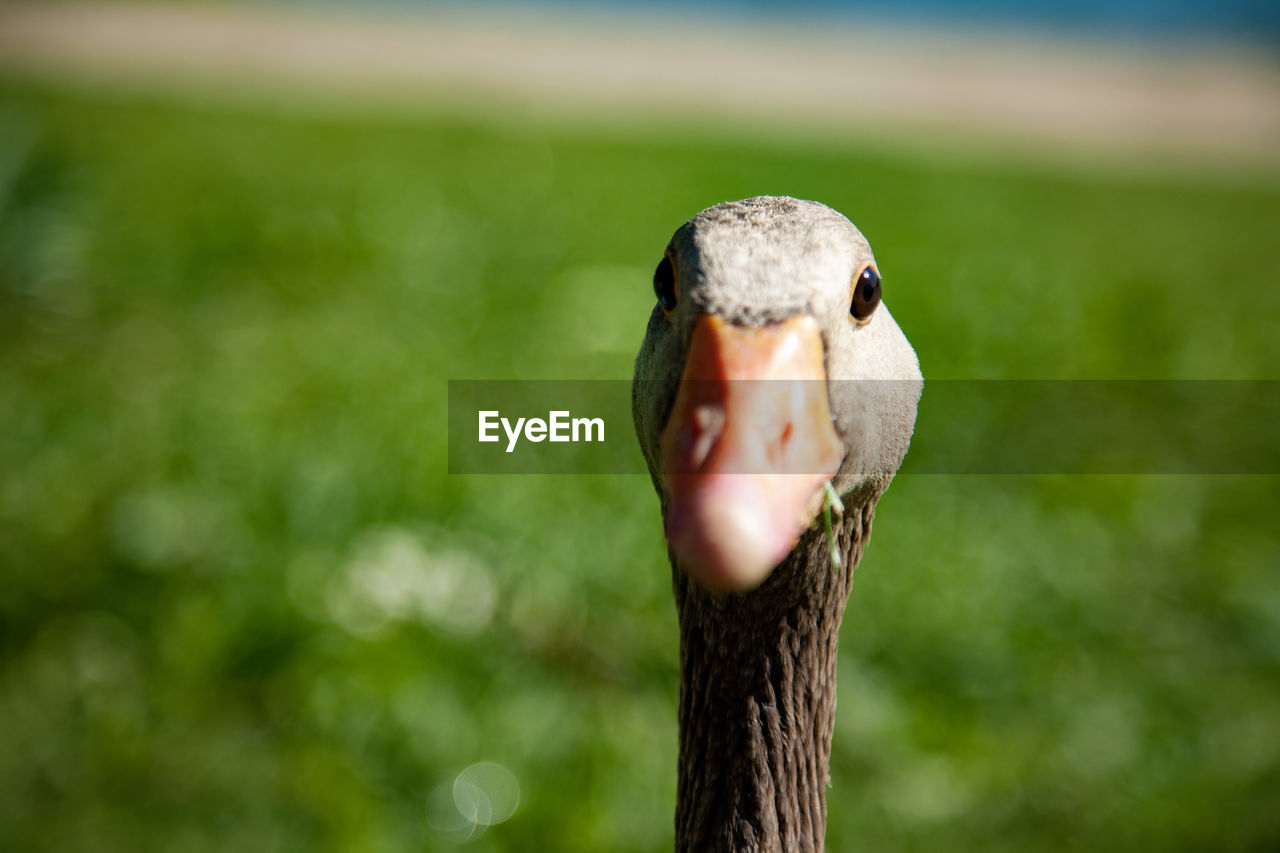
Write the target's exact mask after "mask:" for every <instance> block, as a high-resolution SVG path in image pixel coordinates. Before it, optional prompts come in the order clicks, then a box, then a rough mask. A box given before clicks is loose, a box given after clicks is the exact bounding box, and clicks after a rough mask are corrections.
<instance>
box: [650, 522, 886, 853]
mask: <svg viewBox="0 0 1280 853" xmlns="http://www.w3.org/2000/svg"><path fill="white" fill-rule="evenodd" d="M873 507H874V503H873V502H868V503H866V504H865V505H863V506H861V507H857V506H850V507H848V509H847V511H846V512H845V515H844V517H843V518H842V519H839V520H837V521H836V526H835V535H836V538H837V541H838V544H839V548H840V552H841V555H842V566H841V568H840V569H835V568H833V566H832V564H831V558H830V553H829V549H828V545H827V538H826V535H825V533H824V532H823V531H822V530H821V529H818V530H810V531H808V532H807V533H806V534H805V535H804V536H803V537H802V538H801V540H800V543H799V544H798V545H797V546H796V548H795V550H793V551H792V552H791V554H790V556H788V557H787V559H786V561H785V562H784V563H782V565H780V566H778V568H776V569H774V571H773V573H772V574H771V575H770V576H769V578H768V579H767V580H766V581H765V582H764V583H763V584H762V585H761V586H760V587H759V588H757V589H755V590H753V591H751V592H749V593H746V594H744V595H720V594H715V593H710V592H708V591H707V590H705V589H703V588H702V587H700V586H698V585H697V584H696V583H694V582H693V581H692V580H690V579H689V577H688V575H686V574H685V573H684V572H683V571H681V570H680V568H679V567H675V568H674V580H675V595H676V608H677V610H678V611H679V617H680V764H679V773H680V780H679V790H678V793H677V808H676V850H677V851H680V853H684V851H723V853H730V851H732V852H733V853H740V851H778V853H782V851H786V853H792V852H793V851H821V850H822V849H823V836H824V834H825V832H826V823H827V803H826V788H827V780H828V767H829V765H830V759H831V733H832V728H833V726H834V723H835V705H836V692H835V691H836V644H837V640H838V636H837V635H838V633H839V628H840V619H841V616H842V615H843V613H844V606H845V602H846V600H847V599H848V597H849V585H850V582H851V581H852V579H853V568H854V565H855V564H856V563H857V561H858V558H859V557H861V555H862V547H863V543H864V542H865V541H866V539H867V536H868V535H869V534H870V531H871V517H872V512H873Z"/></svg>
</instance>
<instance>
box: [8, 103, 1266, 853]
mask: <svg viewBox="0 0 1280 853" xmlns="http://www.w3.org/2000/svg"><path fill="white" fill-rule="evenodd" d="M947 162H948V161H946V160H945V159H939V160H937V161H931V160H928V159H925V158H923V157H922V156H921V155H919V154H910V155H900V156H895V155H892V154H888V153H885V152H883V151H880V152H876V151H872V150H869V149H859V148H850V149H849V150H840V149H839V148H837V147H834V146H832V145H830V144H823V145H822V146H815V147H813V148H812V149H808V148H804V147H799V146H791V145H787V144H783V143H777V144H771V145H753V144H749V143H748V142H744V141H738V140H735V139H732V138H728V137H725V138H723V139H721V140H720V141H715V137H714V136H709V135H707V134H703V135H701V136H700V137H699V140H698V141H697V142H696V143H695V142H688V143H685V142H682V141H681V139H680V135H679V134H678V133H677V132H674V130H673V133H672V134H671V135H670V137H669V138H667V139H665V140H662V139H661V137H659V136H657V135H654V134H649V135H647V136H646V138H645V139H644V140H642V141H634V142H630V141H627V140H625V139H624V138H622V137H621V136H618V135H612V136H611V135H608V134H603V133H592V132H587V131H581V130H578V131H574V130H571V129H556V128H554V127H524V128H518V127H516V126H515V125H514V124H513V125H511V126H502V125H497V124H494V125H485V126H480V125H476V124H474V123H467V122H465V121H462V120H450V119H448V118H447V117H444V116H434V117H431V116H423V117H421V118H412V117H403V116H402V117H399V118H393V117H387V118H384V119H378V118H376V117H369V116H363V117H360V118H355V117H343V116H341V115H336V114H335V115H333V116H332V117H320V116H317V115H312V116H307V115H300V114H292V115H289V114H279V113H276V112H273V111H272V110H271V109H269V108H266V107H260V108H249V107H230V106H220V107H219V106H209V105H203V106H202V105H195V104H182V103H175V102H167V101H156V100H147V99H131V98H126V97H122V96H108V95H91V94H84V93H82V94H76V93H71V92H65V91H54V90H47V89H41V88H38V87H34V86H31V85H28V84H19V83H13V82H11V83H9V84H6V85H3V86H2V87H0V412H3V413H4V420H3V426H0V472H3V474H2V477H0V543H3V545H2V546H0V577H2V578H3V587H4V592H3V595H0V649H2V650H3V651H2V656H0V781H2V782H3V790H4V796H3V797H0V848H4V849H11V850H122V851H123V850H128V851H134V850H164V851H206V850H207V851H215V850H216V851H224V850H244V851H254V850H320V851H324V850H331V851H366V850H367V851H397V850H429V849H444V848H447V847H449V846H450V845H451V844H453V843H455V842H456V841H457V838H456V837H455V836H454V835H453V834H452V830H451V829H450V821H451V820H452V819H453V818H452V815H453V813H452V812H451V808H452V807H451V806H450V801H449V797H448V788H447V786H448V785H449V784H451V782H452V780H453V779H454V777H455V775H456V774H457V773H458V772H459V771H460V770H461V769H462V768H464V767H467V766H468V765H471V764H473V763H475V762H479V761H496V762H499V763H501V764H502V765H504V766H505V767H507V768H509V769H510V770H511V771H512V772H513V773H514V774H515V776H516V778H517V779H518V780H519V783H520V786H521V802H520V806H519V809H518V810H517V812H516V813H515V815H514V817H513V818H512V819H510V820H509V821H507V822H505V823H502V824H500V825H498V826H495V827H493V828H491V829H489V830H488V831H487V832H485V833H484V834H483V835H481V836H480V837H478V838H474V839H472V840H471V841H468V842H466V843H465V844H464V846H463V849H472V850H481V851H483V850H494V851H497V850H512V851H516V850H520V851H524V850H557V851H596V850H646V851H648V850H662V849H669V846H670V836H671V830H670V825H671V813H672V810H673V802H674V790H675V751H676V746H675V698H676V683H677V663H676V657H677V638H676V626H675V619H674V612H673V606H672V604H671V600H670V587H669V570H668V568H667V566H666V562H665V556H664V551H663V548H662V545H661V532H660V526H659V522H658V511H657V503H656V500H655V498H654V496H653V494H652V491H651V486H650V484H649V483H648V481H647V479H645V478H643V477H638V476H630V477H617V478H609V477H602V476H595V477H580V478H577V477H506V478H503V477H457V476H455V477H450V476H448V475H447V474H446V473H445V434H444V424H445V399H446V390H445V389H446V386H445V382H446V380H448V379H451V378H454V379H460V378H519V377H528V378H623V377H627V376H629V374H630V367H631V359H632V358H633V354H634V351H635V349H636V347H637V345H638V343H639V340H640V337H641V335H642V334H643V329H644V324H645V319H646V316H647V313H648V311H649V308H650V306H651V304H652V294H651V292H650V286H649V276H650V274H651V271H652V267H653V265H654V264H655V263H656V261H657V259H658V258H659V257H660V253H661V250H662V247H663V246H664V245H665V242H666V240H667V238H668V237H669V235H670V233H671V231H672V230H673V229H674V228H675V227H676V226H677V225H679V224H680V222H682V221H683V220H684V219H685V218H686V217H688V216H689V215H691V214H693V213H694V212H696V211H697V210H699V209H701V208H702V207H704V206H706V205H708V204H711V203H714V202H717V201H720V200H723V199H727V198H740V197H743V196H748V195H755V194H760V193H786V194H791V195H797V196H800V197H808V198H816V199H819V200H822V201H825V202H827V203H829V204H831V205H832V206H834V207H836V208H838V209H840V210H842V211H844V212H845V213H847V214H848V215H849V216H850V217H851V218H852V219H854V221H855V222H857V223H858V224H859V225H860V226H861V227H862V229H863V230H864V232H865V233H866V234H867V236H868V237H869V239H870V240H871V242H872V245H873V246H874V247H875V248H876V252H877V258H878V261H879V265H880V269H881V271H882V273H883V274H884V280H885V299H886V301H887V302H888V304H889V305H890V306H891V307H892V309H893V311H894V314H895V316H896V317H897V318H898V320H899V323H900V324H901V325H902V327H903V328H904V329H905V330H906V332H907V334H908V336H909V337H910V338H911V339H912V341H913V343H914V344H915V346H916V348H917V350H918V352H919V354H920V357H921V362H922V365H923V368H924V371H925V374H926V376H928V377H932V378H958V377H977V378H989V377H1016V378H1024V377H1025V378H1121V377H1123V378H1277V377H1280V320H1278V319H1277V318H1280V288H1278V287H1277V286H1276V285H1277V283H1280V254H1278V253H1276V252H1275V249H1274V242H1275V235H1276V234H1277V233H1280V190H1277V189H1275V188H1274V186H1271V187H1270V188H1268V187H1265V186H1259V187H1257V188H1251V187H1249V186H1248V185H1246V184H1244V183H1242V182H1236V183H1233V184H1231V185H1224V186H1215V185H1214V184H1213V183H1212V182H1211V181H1210V180H1208V179H1207V178H1205V177H1204V176H1201V175H1195V174H1189V175H1188V176H1187V177H1186V178H1185V179H1182V180H1174V179H1165V180H1156V179H1151V178H1147V179H1142V180H1139V179H1136V178H1135V179H1133V180H1131V181H1124V180H1120V179H1118V178H1117V177H1116V176H1115V174H1114V173H1113V172H1112V173H1108V174H1107V175H1105V176H1103V175H1101V174H1100V175H1099V176H1097V177H1089V176H1084V175H1081V174H1079V173H1078V172H1077V173H1075V174H1067V173H1062V174H1054V173H1053V172H1052V171H1051V170H1050V169H1049V168H1047V167H1046V168H1045V169H1044V170H1043V171H1042V172H1036V171H1034V170H1031V169H1028V168H1025V167H1023V168H1019V169H1002V168H997V167H995V166H991V167H981V166H976V165H969V166H964V165H958V164H955V163H954V162H952V163H950V164H949V165H948V164H947ZM1278 509H1280V482H1277V479H1276V478H1274V477H1146V478H1143V477H1119V476H1115V477H1047V476H1046V477H941V476H914V477H904V478H901V479H900V480H899V481H898V482H896V483H895V484H894V486H893V488H892V489H891V490H890V492H889V494H888V495H887V496H886V497H885V499H884V501H883V502H882V504H881V508H880V511H879V514H878V520H877V527H876V535H875V538H874V541H873V542H872V543H871V545H870V547H869V549H868V552H867V556H866V558H865V561H864V563H863V564H862V567H861V568H860V570H859V579H858V583H857V584H856V587H855V590H854V594H853V598H852V600H851V602H850V605H849V609H848V612H847V614H846V619H845V625H844V628H843V630H842V638H841V661H840V704H839V709H838V719H837V726H836V742H835V754H834V757H833V768H832V777H833V778H832V787H831V789H830V792H829V802H830V830H829V846H830V848H831V849H833V850H850V849H864V850H941V849H946V850H952V851H970V850H972V851H1022V850H1041V851H1058V850H1061V851H1066V850H1081V849H1087V850H1103V851H1105V850H1115V851H1121V850H1135V849H1152V850H1205V849H1213V850H1262V849H1274V848H1275V847H1276V845H1277V844H1280V816H1278V814H1280V813H1277V812H1276V810H1275V809H1274V800H1275V794H1276V791H1277V790H1280V580H1277V576H1276V569H1277V567H1278V566H1280V534H1277V527H1276V521H1275V519H1276V515H1277V510H1278ZM441 786H446V787H444V788H442V787H441ZM433 792H434V793H433ZM442 797H443V799H442Z"/></svg>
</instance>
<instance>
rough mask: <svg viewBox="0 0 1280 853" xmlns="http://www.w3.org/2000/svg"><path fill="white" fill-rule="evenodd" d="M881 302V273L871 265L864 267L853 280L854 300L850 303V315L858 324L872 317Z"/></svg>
mask: <svg viewBox="0 0 1280 853" xmlns="http://www.w3.org/2000/svg"><path fill="white" fill-rule="evenodd" d="M879 304H880V273H878V272H876V271H875V270H874V269H873V268H871V267H863V268H862V272H860V273H858V277H857V278H855V279H854V280H853V301H852V302H850V304H849V316H851V317H853V319H854V321H855V322H856V323H858V325H862V324H863V323H865V322H867V321H868V320H870V319H871V315H872V314H873V313H874V312H875V310H876V306H877V305H879Z"/></svg>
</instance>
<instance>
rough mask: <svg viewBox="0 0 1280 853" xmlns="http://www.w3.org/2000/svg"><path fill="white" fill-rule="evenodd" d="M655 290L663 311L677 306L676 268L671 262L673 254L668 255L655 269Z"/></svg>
mask: <svg viewBox="0 0 1280 853" xmlns="http://www.w3.org/2000/svg"><path fill="white" fill-rule="evenodd" d="M653 292H654V295H656V296H657V297H658V302H659V304H661V305H662V310H663V311H671V310H673V309H674V308H675V307H676V268H675V265H674V264H672V263H671V256H670V255H666V256H665V257H663V259H662V260H661V261H660V262H659V263H658V268H657V269H656V270H654V271H653Z"/></svg>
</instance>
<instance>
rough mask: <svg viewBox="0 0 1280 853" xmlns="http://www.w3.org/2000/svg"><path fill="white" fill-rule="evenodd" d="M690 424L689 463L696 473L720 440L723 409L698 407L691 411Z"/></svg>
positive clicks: (722, 428) (722, 430) (722, 425)
mask: <svg viewBox="0 0 1280 853" xmlns="http://www.w3.org/2000/svg"><path fill="white" fill-rule="evenodd" d="M690 424H691V430H690V431H691V432H692V433H693V435H692V438H693V442H692V445H693V446H692V448H691V451H690V454H689V456H690V459H689V461H690V463H691V466H692V469H693V470H695V471H696V470H697V469H699V468H701V467H702V463H704V462H706V461H707V456H709V455H710V454H711V449H712V448H713V447H715V446H716V442H717V441H719V440H720V434H721V433H722V432H724V408H723V407H721V406H698V407H697V408H696V409H694V410H693V417H692V418H690Z"/></svg>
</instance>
